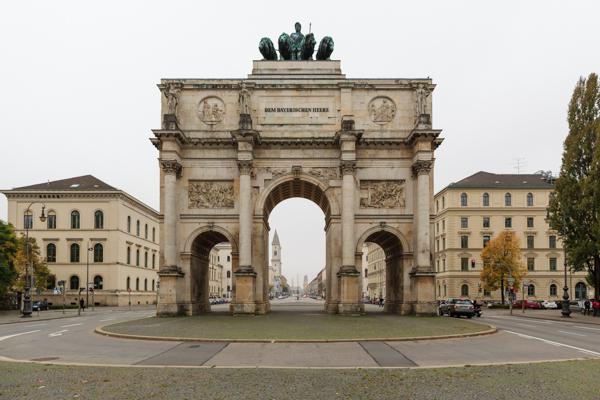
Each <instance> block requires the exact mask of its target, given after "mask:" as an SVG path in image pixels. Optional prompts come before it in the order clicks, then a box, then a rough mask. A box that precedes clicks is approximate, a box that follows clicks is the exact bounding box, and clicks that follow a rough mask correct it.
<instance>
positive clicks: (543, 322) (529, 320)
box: [486, 315, 556, 324]
mask: <svg viewBox="0 0 600 400" xmlns="http://www.w3.org/2000/svg"><path fill="white" fill-rule="evenodd" d="M486 318H496V319H510V320H514V321H523V318H524V317H507V316H506V317H505V316H500V315H488V316H486ZM525 318H526V317H525ZM532 319H533V318H529V319H528V322H530V323H532V324H555V323H556V322H554V321H537V320H536V321H532Z"/></svg>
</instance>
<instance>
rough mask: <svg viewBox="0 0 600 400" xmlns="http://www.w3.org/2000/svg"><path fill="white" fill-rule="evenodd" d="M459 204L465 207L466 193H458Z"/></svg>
mask: <svg viewBox="0 0 600 400" xmlns="http://www.w3.org/2000/svg"><path fill="white" fill-rule="evenodd" d="M460 206H461V207H466V206H467V194H466V193H461V194H460Z"/></svg>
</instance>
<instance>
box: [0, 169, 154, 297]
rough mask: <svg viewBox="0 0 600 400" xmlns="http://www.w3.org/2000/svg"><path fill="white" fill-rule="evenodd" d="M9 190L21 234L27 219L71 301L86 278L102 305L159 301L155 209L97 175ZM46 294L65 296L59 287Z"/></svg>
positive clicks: (10, 207) (13, 217)
mask: <svg viewBox="0 0 600 400" xmlns="http://www.w3.org/2000/svg"><path fill="white" fill-rule="evenodd" d="M2 193H4V195H6V197H7V199H8V222H9V223H11V224H12V225H13V226H14V227H15V231H16V233H17V235H21V234H23V235H24V234H25V227H26V225H27V226H28V227H29V236H30V237H32V238H35V240H36V242H37V244H38V246H39V247H40V251H41V255H42V257H44V258H45V260H46V262H47V264H48V268H49V270H50V272H51V273H52V275H53V276H54V281H55V282H54V283H55V284H56V282H59V281H65V283H66V285H65V286H66V301H67V304H68V303H75V301H76V299H77V298H78V297H79V289H80V288H85V287H86V281H87V282H88V283H89V287H93V288H94V296H93V298H94V302H95V303H97V304H99V305H112V306H115V305H127V304H128V303H129V301H131V302H132V304H153V303H155V302H156V292H157V290H158V275H157V271H158V267H159V265H158V263H159V229H158V226H159V224H158V213H157V212H156V211H155V210H154V209H152V208H151V207H149V206H147V205H145V204H144V203H142V202H141V201H139V200H137V199H136V198H134V197H133V196H131V195H129V194H127V193H126V192H124V191H122V190H119V189H116V188H114V187H112V186H110V185H108V184H106V183H104V182H102V181H101V180H99V179H97V178H95V177H93V176H91V175H85V176H80V177H75V178H69V179H63V180H58V181H52V182H47V183H41V184H37V185H31V186H23V187H19V188H15V189H12V190H4V191H2ZM28 207H29V211H27V210H28ZM42 212H43V213H44V215H45V216H46V219H45V221H43V222H42V221H40V218H39V217H40V215H41V214H42ZM86 249H87V250H86ZM88 268H89V269H88ZM88 270H89V273H88ZM50 286H54V285H50ZM42 295H43V296H44V297H46V298H48V300H49V301H52V302H53V303H55V304H61V303H62V296H58V297H57V298H55V297H56V295H53V294H52V291H50V292H48V293H44V294H42ZM88 298H89V299H90V303H91V301H92V300H91V298H90V297H89V296H88Z"/></svg>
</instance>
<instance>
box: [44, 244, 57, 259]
mask: <svg viewBox="0 0 600 400" xmlns="http://www.w3.org/2000/svg"><path fill="white" fill-rule="evenodd" d="M46 262H49V263H54V262H56V245H55V244H54V243H48V246H46Z"/></svg>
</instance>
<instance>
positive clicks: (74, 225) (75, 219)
mask: <svg viewBox="0 0 600 400" xmlns="http://www.w3.org/2000/svg"><path fill="white" fill-rule="evenodd" d="M79 225H80V219H79V211H71V229H79Z"/></svg>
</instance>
